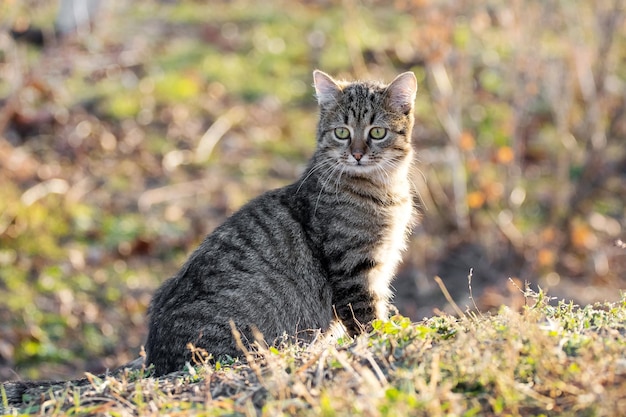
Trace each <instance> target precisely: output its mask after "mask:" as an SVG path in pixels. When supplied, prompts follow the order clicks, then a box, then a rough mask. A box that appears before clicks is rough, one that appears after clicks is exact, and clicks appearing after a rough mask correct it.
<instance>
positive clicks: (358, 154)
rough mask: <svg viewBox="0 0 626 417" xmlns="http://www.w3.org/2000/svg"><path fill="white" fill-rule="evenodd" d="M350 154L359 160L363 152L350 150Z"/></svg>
mask: <svg viewBox="0 0 626 417" xmlns="http://www.w3.org/2000/svg"><path fill="white" fill-rule="evenodd" d="M352 156H354V159H356V160H357V161H360V160H361V158H363V152H359V151H355V152H352Z"/></svg>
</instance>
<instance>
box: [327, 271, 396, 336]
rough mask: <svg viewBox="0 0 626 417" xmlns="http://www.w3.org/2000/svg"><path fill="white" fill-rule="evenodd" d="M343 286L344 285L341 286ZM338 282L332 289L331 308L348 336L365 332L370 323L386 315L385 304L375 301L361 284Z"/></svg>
mask: <svg viewBox="0 0 626 417" xmlns="http://www.w3.org/2000/svg"><path fill="white" fill-rule="evenodd" d="M342 284H344V285H342ZM345 284H346V282H345V281H343V282H340V283H338V284H336V285H335V288H334V289H333V290H334V291H333V307H334V309H335V314H336V316H337V318H338V319H339V320H340V321H341V323H342V324H343V325H344V327H345V328H346V330H347V332H348V334H349V335H350V336H356V335H358V334H360V333H362V332H364V331H367V329H368V326H369V325H370V323H371V321H372V320H374V319H376V318H382V317H379V315H382V316H384V315H386V311H387V308H386V303H384V302H382V300H377V299H376V298H375V297H374V296H373V295H372V294H371V293H370V291H369V290H368V288H367V287H366V286H365V285H362V284H354V283H351V284H348V285H345Z"/></svg>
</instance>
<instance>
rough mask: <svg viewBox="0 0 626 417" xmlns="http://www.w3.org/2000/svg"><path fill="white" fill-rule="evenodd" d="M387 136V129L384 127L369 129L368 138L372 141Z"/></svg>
mask: <svg viewBox="0 0 626 417" xmlns="http://www.w3.org/2000/svg"><path fill="white" fill-rule="evenodd" d="M386 135H387V129H385V128H384V127H373V128H371V129H370V137H371V138H372V139H382V138H384V137H385V136H386Z"/></svg>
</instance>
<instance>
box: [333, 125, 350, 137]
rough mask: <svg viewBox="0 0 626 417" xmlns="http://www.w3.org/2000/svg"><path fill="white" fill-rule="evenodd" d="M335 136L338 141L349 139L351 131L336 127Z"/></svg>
mask: <svg viewBox="0 0 626 417" xmlns="http://www.w3.org/2000/svg"><path fill="white" fill-rule="evenodd" d="M335 136H336V137H337V139H348V138H349V137H350V131H349V130H348V129H346V128H345V127H336V128H335Z"/></svg>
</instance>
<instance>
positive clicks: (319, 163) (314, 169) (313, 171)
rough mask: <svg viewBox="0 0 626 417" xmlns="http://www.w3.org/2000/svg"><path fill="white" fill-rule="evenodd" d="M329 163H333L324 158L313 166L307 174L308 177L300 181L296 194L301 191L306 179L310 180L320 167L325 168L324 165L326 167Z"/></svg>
mask: <svg viewBox="0 0 626 417" xmlns="http://www.w3.org/2000/svg"><path fill="white" fill-rule="evenodd" d="M327 165H331V163H330V162H329V161H326V160H324V161H322V162H318V163H317V164H315V165H314V166H313V167H312V168H311V170H310V171H309V173H308V174H307V175H306V177H304V179H303V180H302V181H300V185H299V186H298V189H297V190H296V195H297V194H298V192H299V191H300V188H302V186H303V185H304V183H305V182H306V180H308V179H309V177H310V176H311V175H313V174H314V173H315V171H318V170H319V169H321V168H323V167H325V166H327Z"/></svg>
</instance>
